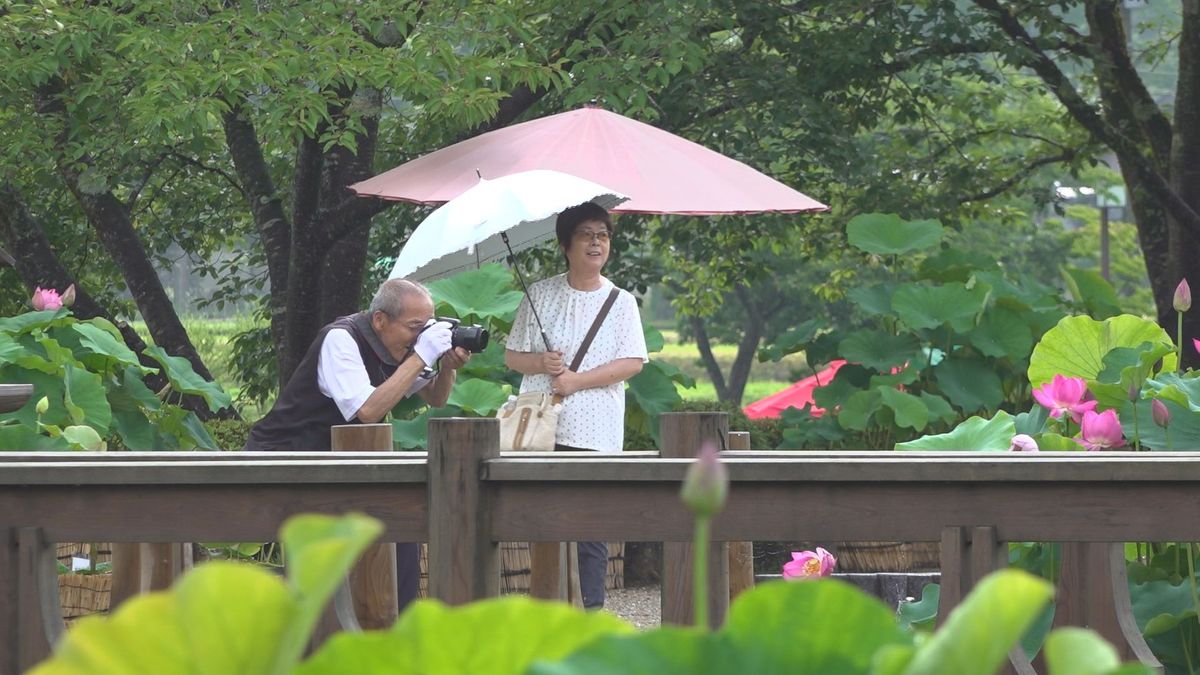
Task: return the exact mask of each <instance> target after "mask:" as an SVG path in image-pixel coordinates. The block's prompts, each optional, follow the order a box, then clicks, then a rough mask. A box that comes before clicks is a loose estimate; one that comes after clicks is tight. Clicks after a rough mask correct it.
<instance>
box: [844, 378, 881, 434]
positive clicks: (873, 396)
mask: <svg viewBox="0 0 1200 675" xmlns="http://www.w3.org/2000/svg"><path fill="white" fill-rule="evenodd" d="M882 389H883V388H882V387H881V388H877V389H868V390H867V391H859V392H855V393H854V394H851V395H850V398H847V399H846V401H845V402H844V403H842V409H841V410H840V411H839V412H838V416H837V421H838V424H840V425H842V428H843V429H853V430H855V431H862V430H863V429H866V428H867V426H868V425H869V424H870V423H871V416H872V415H874V414H875V411H877V410H879V406H880V405H882V403H883V398H882V396H880V393H879V392H880V391H882Z"/></svg>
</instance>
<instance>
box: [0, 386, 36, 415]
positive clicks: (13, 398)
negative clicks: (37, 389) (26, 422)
mask: <svg viewBox="0 0 1200 675" xmlns="http://www.w3.org/2000/svg"><path fill="white" fill-rule="evenodd" d="M30 396H33V385H32V384H0V413H6V412H13V411H14V410H19V409H20V408H21V406H23V405H25V403H26V402H27V401H29V397H30Z"/></svg>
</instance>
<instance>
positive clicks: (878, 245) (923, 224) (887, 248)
mask: <svg viewBox="0 0 1200 675" xmlns="http://www.w3.org/2000/svg"><path fill="white" fill-rule="evenodd" d="M944 232H945V228H944V227H942V224H941V223H939V222H938V221H936V220H904V219H902V218H901V217H900V216H898V215H896V214H894V213H866V214H863V215H859V216H855V217H854V218H852V219H851V220H850V222H849V223H848V224H847V225H846V240H847V241H848V242H850V245H851V246H853V247H855V248H857V249H859V250H862V251H866V252H867V253H874V254H877V255H900V254H903V253H910V252H912V251H920V250H922V249H927V248H932V247H934V246H936V245H937V244H938V242H940V241H941V240H942V234H943V233H944Z"/></svg>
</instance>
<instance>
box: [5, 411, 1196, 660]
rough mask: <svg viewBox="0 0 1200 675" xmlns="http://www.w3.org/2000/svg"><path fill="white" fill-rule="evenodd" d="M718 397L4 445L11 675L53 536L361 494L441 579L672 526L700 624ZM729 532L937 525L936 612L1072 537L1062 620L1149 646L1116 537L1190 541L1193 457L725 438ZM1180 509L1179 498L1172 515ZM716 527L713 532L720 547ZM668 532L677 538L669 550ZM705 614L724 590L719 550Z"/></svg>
mask: <svg viewBox="0 0 1200 675" xmlns="http://www.w3.org/2000/svg"><path fill="white" fill-rule="evenodd" d="M725 424H726V423H725V418H724V415H721V414H713V413H679V414H674V415H667V416H664V419H663V425H662V433H663V443H664V452H663V455H671V454H675V455H676V457H669V456H662V457H660V456H659V455H658V454H657V453H622V454H619V455H597V454H596V453H588V454H580V455H566V454H565V453H551V454H533V453H522V454H519V455H518V454H513V455H509V454H506V455H503V456H501V455H500V453H499V451H498V450H497V448H498V445H499V443H498V437H497V428H496V423H495V421H494V420H491V419H434V420H431V421H430V426H429V439H430V446H429V453H428V461H427V456H426V454H425V453H394V454H381V453H341V454H338V455H336V456H333V455H330V454H327V453H289V454H277V453H263V454H256V453H113V454H86V453H73V454H64V453H35V454H12V453H0V542H2V543H3V548H0V673H11V672H18V671H19V669H23V668H25V667H28V666H30V665H31V664H33V663H35V662H37V661H38V660H39V659H41V658H43V657H44V656H45V655H46V654H47V653H48V651H49V649H50V644H52V642H53V641H54V640H55V639H56V637H57V636H58V635H59V634H60V633H61V619H60V618H58V610H57V607H56V606H55V605H56V598H57V595H56V591H54V590H53V588H52V587H53V585H54V583H53V582H54V576H53V567H52V564H53V563H52V561H53V542H59V541H113V542H179V541H266V540H270V539H272V538H273V537H274V536H275V534H276V532H277V530H278V528H279V525H280V524H281V523H282V522H283V520H284V519H285V518H286V517H288V516H290V515H292V514H296V513H304V512H322V513H344V512H347V511H359V512H364V513H367V514H370V515H372V516H374V517H376V518H379V519H380V520H382V521H383V522H384V523H385V532H384V535H383V540H384V541H391V542H402V541H428V542H429V577H430V585H429V588H430V593H431V595H433V596H434V597H437V598H440V599H442V600H444V601H446V602H449V603H453V604H457V603H464V602H469V601H471V600H475V599H479V598H485V597H492V596H495V595H496V594H497V593H498V579H499V556H498V542H501V541H564V540H579V539H582V540H598V541H604V540H611V541H621V540H625V541H664V542H674V543H678V547H673V548H668V551H669V553H667V554H665V557H669V560H667V564H665V565H664V569H663V600H662V602H663V620H664V622H668V623H672V622H673V623H686V622H688V621H690V607H691V601H690V595H689V592H690V590H689V589H690V587H691V582H690V578H689V577H690V564H687V559H688V558H689V557H690V550H689V549H688V548H687V547H686V545H685V542H687V541H689V540H690V539H691V537H692V527H693V523H692V518H691V516H690V514H689V513H688V512H687V511H686V509H685V508H684V507H683V505H682V504H681V503H680V501H679V496H678V495H679V487H680V482H681V481H682V479H683V476H684V472H685V471H686V469H687V466H688V464H689V463H690V460H689V459H687V458H683V457H681V456H680V455H684V454H688V453H687V452H685V451H684V450H683V449H684V448H690V449H692V450H694V448H695V447H696V446H697V445H698V443H699V441H700V440H702V439H705V438H711V439H714V440H717V441H720V442H723V441H724V440H725V439H726V438H727V429H726V428H725ZM725 463H726V465H727V467H728V469H729V473H730V477H731V480H732V485H731V490H730V496H729V501H728V504H727V506H726V508H725V510H724V511H723V512H722V513H720V514H719V515H718V516H717V517H716V518H715V519H714V521H713V525H712V532H713V537H714V539H715V540H717V541H756V540H757V541H768V540H770V541H774V540H785V541H787V540H790V541H846V540H879V539H892V540H903V541H939V542H941V545H942V553H941V559H942V594H941V604H940V607H939V616H941V617H945V616H946V615H947V614H948V612H949V610H951V609H952V608H953V607H954V606H955V605H956V604H957V603H958V602H959V601H960V600H961V598H962V596H963V595H964V594H965V593H967V592H968V591H969V589H970V588H971V586H972V585H973V584H974V583H975V582H976V580H978V579H979V578H980V577H981V576H982V575H984V574H986V573H987V572H989V571H991V570H993V569H997V568H999V567H1001V566H1003V565H1004V564H1005V562H1006V557H1007V556H1006V547H1005V543H1006V542H1009V541H1060V542H1079V543H1076V544H1071V545H1070V546H1067V547H1065V548H1066V549H1067V553H1065V554H1064V568H1063V573H1062V586H1061V588H1060V599H1059V609H1058V612H1057V615H1056V619H1055V621H1056V624H1061V623H1063V622H1064V621H1067V622H1070V623H1071V624H1073V625H1089V626H1091V627H1093V628H1095V629H1097V630H1099V631H1100V632H1101V633H1102V634H1103V635H1104V636H1105V637H1106V638H1108V639H1109V640H1110V641H1113V642H1114V643H1116V644H1117V645H1118V648H1119V649H1121V650H1122V651H1123V653H1124V655H1125V656H1126V657H1127V658H1139V659H1141V660H1143V661H1144V662H1146V663H1150V664H1155V662H1154V660H1153V656H1152V655H1150V652H1149V650H1148V649H1146V647H1145V643H1144V642H1143V641H1142V640H1141V636H1140V634H1139V633H1138V631H1137V628H1136V626H1135V625H1133V620H1132V614H1131V613H1130V612H1129V606H1128V591H1127V586H1126V585H1125V584H1126V582H1125V577H1124V565H1123V559H1122V558H1121V557H1120V555H1121V554H1120V547H1119V544H1118V545H1114V543H1115V542H1124V541H1134V540H1141V541H1198V540H1200V519H1197V518H1192V517H1188V516H1187V514H1188V513H1197V512H1200V489H1198V488H1200V454H1197V453H1154V454H1145V453H1139V454H1135V453H1095V454H1092V453H1089V454H1087V455H1083V454H1077V453H1063V454H1061V455H1059V454H1050V453H1044V454H1040V455H1025V454H1021V455H1017V454H978V453H894V452H839V453H796V452H737V451H728V452H726V453H725ZM1170 514H1175V517H1169V515H1170ZM718 546H719V545H718ZM670 551H673V552H670ZM709 559H710V560H711V561H712V564H713V565H714V568H715V571H716V574H715V575H714V576H712V577H710V578H712V579H713V586H712V590H711V591H710V594H709V595H710V602H711V604H712V612H711V614H712V616H713V618H714V621H716V622H719V621H720V620H721V619H722V618H723V617H724V614H725V611H726V609H727V607H728V597H729V595H728V589H729V581H728V576H727V574H725V576H722V569H721V568H724V567H725V566H726V565H727V560H728V559H727V558H726V557H725V555H724V550H719V554H718V555H711V556H710V558H709ZM1010 668H1011V669H1012V670H1013V671H1016V672H1031V671H1030V664H1029V663H1028V662H1027V661H1025V660H1023V659H1022V658H1020V657H1019V656H1014V659H1013V664H1012V665H1011V666H1010Z"/></svg>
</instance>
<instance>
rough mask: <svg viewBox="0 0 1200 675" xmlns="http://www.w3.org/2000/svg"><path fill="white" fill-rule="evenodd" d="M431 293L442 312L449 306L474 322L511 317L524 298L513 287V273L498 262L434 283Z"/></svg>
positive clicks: (456, 313)
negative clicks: (496, 317) (497, 317)
mask: <svg viewBox="0 0 1200 675" xmlns="http://www.w3.org/2000/svg"><path fill="white" fill-rule="evenodd" d="M429 293H430V295H432V296H433V300H434V303H436V305H437V307H438V312H439V313H445V312H446V309H447V307H449V308H451V309H453V312H452V313H453V314H454V315H455V316H457V317H459V318H462V319H470V320H472V321H483V320H486V319H488V318H490V317H494V316H500V317H503V316H511V315H512V314H513V313H514V312H516V311H517V305H519V304H520V303H521V298H522V297H523V295H522V294H521V293H520V292H519V291H515V290H513V288H512V273H511V272H509V271H508V269H507V268H505V267H504V266H503V265H499V264H496V263H489V264H487V265H483V266H482V267H480V268H479V269H477V270H470V271H468V272H462V273H460V274H455V275H454V276H452V277H447V278H445V279H438V280H437V281H434V282H431V283H430V284H429Z"/></svg>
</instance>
